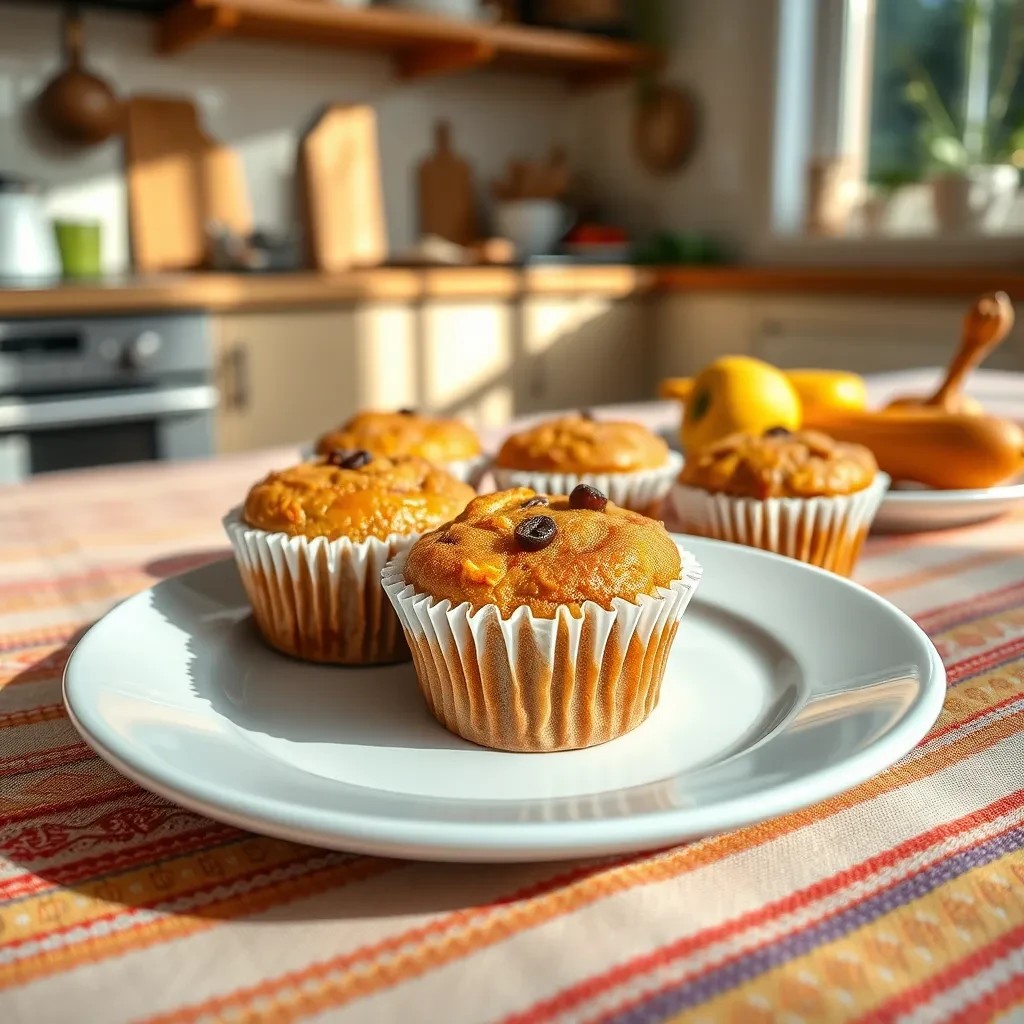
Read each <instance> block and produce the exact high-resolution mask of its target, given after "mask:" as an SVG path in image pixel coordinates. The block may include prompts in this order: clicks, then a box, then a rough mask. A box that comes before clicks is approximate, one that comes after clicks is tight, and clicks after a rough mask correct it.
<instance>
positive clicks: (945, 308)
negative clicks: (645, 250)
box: [654, 293, 1024, 378]
mask: <svg viewBox="0 0 1024 1024" xmlns="http://www.w3.org/2000/svg"><path fill="white" fill-rule="evenodd" d="M969 302H970V300H969V299H964V298H963V297H956V298H951V299H900V300H896V299H882V298H873V297H865V298H858V297H847V296H843V297H832V296H825V297H822V296H798V295H762V294H755V293H746V294H735V293H719V294H711V293H706V294H703V295H687V294H685V293H684V294H676V295H666V296H665V297H664V298H662V299H661V301H660V302H659V304H658V309H657V313H656V316H655V318H654V323H655V336H656V344H655V348H656V356H655V367H656V374H657V376H658V377H659V378H661V377H668V376H686V375H690V374H693V373H695V372H697V371H698V370H699V369H700V368H701V367H702V366H705V365H706V364H707V363H709V362H711V361H712V360H713V359H716V358H718V357H719V356H723V355H733V354H743V355H753V356H757V357H758V358H760V359H764V360H766V361H767V362H770V363H774V364H775V365H777V366H782V367H798V366H804V367H822V368H824V369H841V370H853V371H854V372H857V373H880V372H883V371H886V370H901V369H911V368H914V367H921V366H945V365H946V363H948V362H949V359H950V357H951V356H952V354H953V351H954V349H955V348H956V346H957V344H958V343H959V340H960V325H961V321H962V320H963V316H964V313H965V311H966V309H967V307H968V305H969ZM985 365H986V366H991V367H994V368H1003V369H1018V368H1024V329H1022V328H1017V329H1016V330H1015V331H1014V332H1013V334H1011V335H1010V337H1009V338H1007V340H1006V341H1005V342H1004V343H1003V345H1002V346H1001V347H1000V348H999V349H998V350H997V351H996V352H995V353H994V354H993V356H992V357H991V358H990V359H989V360H988V361H987V362H986V364H985Z"/></svg>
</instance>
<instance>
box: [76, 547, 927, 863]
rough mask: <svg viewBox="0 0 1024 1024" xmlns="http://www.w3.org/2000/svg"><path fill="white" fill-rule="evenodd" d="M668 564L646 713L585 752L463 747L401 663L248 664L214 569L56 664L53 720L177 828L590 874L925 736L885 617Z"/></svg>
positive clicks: (745, 552)
mask: <svg viewBox="0 0 1024 1024" xmlns="http://www.w3.org/2000/svg"><path fill="white" fill-rule="evenodd" d="M680 539H681V538H680ZM686 544H687V546H688V547H689V548H690V550H692V551H693V552H694V553H695V554H696V556H697V558H698V559H699V560H700V562H701V563H702V564H703V566H704V580H703V582H702V584H701V587H700V589H699V590H698V592H697V596H696V598H695V599H694V601H693V603H692V604H691V605H690V608H689V610H688V611H687V613H686V615H685V617H684V618H683V622H682V626H681V628H680V630H679V635H678V639H677V641H676V644H675V647H674V649H673V651H672V655H671V657H670V659H669V664H668V667H667V671H666V677H665V684H664V689H663V695H662V699H661V703H660V704H659V706H658V707H657V708H656V709H655V711H654V713H653V715H652V716H651V718H650V719H649V720H648V721H647V722H645V723H644V724H643V725H642V726H640V727H639V728H638V729H636V730H635V731H634V732H632V733H631V734H629V735H628V736H625V737H623V738H622V739H619V740H615V741H614V742H612V743H608V744H605V745H604V746H600V747H593V748H591V749H589V750H581V751H571V752H566V753H556V754H509V753H502V752H498V751H493V750H485V749H483V748H481V747H476V746H474V745H472V744H470V743H467V742H465V741H463V740H461V739H459V738H457V737H455V736H452V735H450V734H449V733H448V732H446V731H445V730H444V729H443V728H442V727H441V726H440V725H438V724H437V723H436V722H435V721H434V719H433V718H431V716H430V715H429V713H428V712H427V710H426V708H425V706H424V704H423V702H422V700H421V698H420V695H419V691H418V690H417V687H416V682H415V677H414V674H413V670H412V667H411V666H409V665H401V666H392V667H388V668H376V669H341V668H324V667H318V666H313V665H308V664H304V663H301V662H297V661H293V660H291V659H288V658H286V657H284V656H282V655H279V654H276V653H274V652H272V651H270V650H269V649H267V648H266V647H265V646H263V644H262V643H261V642H260V640H259V639H258V637H257V636H256V633H255V630H254V627H253V626H252V624H251V619H250V617H249V611H248V606H247V604H246V601H245V597H244V594H243V592H242V589H241V584H240V582H239V580H238V576H237V573H236V571H235V568H234V564H233V563H231V562H220V563H217V564H215V565H211V566H207V567H205V568H202V569H198V570H196V571H194V572H191V573H187V574H186V575H184V576H180V577H177V578H176V579H171V580H167V581H165V582H163V583H160V584H158V585H157V586H155V587H153V588H152V589H151V590H147V591H145V592H143V593H141V594H139V595H137V596H135V597H133V598H131V599H129V600H127V601H125V602H124V603H123V604H121V605H119V606H118V607H117V608H115V609H114V610H113V611H111V612H110V613H109V614H108V615H107V616H106V617H105V618H104V619H102V620H101V621H100V622H98V623H97V624H96V625H95V626H94V627H93V628H92V629H91V630H90V631H89V632H88V633H87V634H86V636H85V637H84V638H83V639H82V641H81V642H80V643H79V645H78V647H77V648H76V649H75V651H74V653H73V655H72V656H71V660H70V661H69V663H68V667H67V671H66V673H65V677H64V696H65V702H66V704H67V706H68V711H69V713H70V715H71V718H72V721H73V722H74V723H75V725H76V726H77V727H78V729H79V731H80V732H81V733H82V735H83V736H84V737H85V738H86V740H87V741H88V742H89V743H91V744H92V746H93V747H94V748H95V749H96V750H97V751H98V752H99V753H100V754H101V755H102V756H103V757H104V758H106V759H107V760H108V761H110V762H111V764H113V765H114V766H115V767H116V768H118V769H119V770H120V771H122V772H123V773H124V774H125V775H127V776H129V777H130V778H132V779H134V780H136V781H137V782H139V783H140V784H141V785H143V786H145V787H147V788H148V789H151V790H153V791H154V792H156V793H160V794H162V795H163V796H166V797H168V798H169V799H171V800H174V801H176V802H178V803H180V804H182V805H184V806H186V807H189V808H191V809H193V810H196V811H199V812H201V813H204V814H208V815H209V816H210V817H213V818H217V819H220V820H222V821H226V822H229V823H231V824H234V825H238V826H241V827H243V828H249V829H252V830H254V831H257V832H265V833H268V834H271V835H276V836H282V837H284V838H288V839H294V840H298V841H302V842H308V843H312V844H315V845H320V846H327V847H336V848H341V849H348V850H356V851H363V852H367V853H376V854H382V855H389V856H402V857H418V858H429V859H438V860H498V861H510V860H540V859H548V858H555V857H574V856H584V855H595V854H602V853H611V852H617V851H626V850H635V849H647V848H652V847H657V846H662V845H669V844H672V843H675V842H678V841H681V840H684V839H688V838H693V837H697V836H701V835H707V834H710V833H714V832H720V831H724V830H727V829H732V828H736V827H737V826H740V825H745V824H748V823H750V822H755V821H760V820H762V819H764V818H769V817H772V816H774V815H777V814H781V813H783V812H786V811H790V810H793V809H795V808H798V807H802V806H805V805H807V804H810V803H813V802H814V801H817V800H821V799H823V798H825V797H828V796H830V795H832V794H834V793H837V792H839V791H841V790H844V789H848V788H849V787H851V786H854V785H856V784H857V783H858V782H861V781H862V780H864V779H867V778H869V777H870V776H872V775H874V774H876V773H877V772H879V771H881V770H882V769H883V768H885V767H886V766H888V765H890V764H892V762H893V761H895V760H896V759H897V758H899V757H900V756H901V755H902V754H904V753H905V752H906V751H907V750H909V749H910V748H911V747H912V746H914V744H916V743H917V742H918V741H919V740H920V739H921V738H922V737H923V736H924V734H925V733H926V732H927V730H928V728H929V727H930V726H931V724H932V723H933V722H934V720H935V718H936V716H937V715H938V712H939V708H940V707H941V706H942V701H943V698H944V695H945V673H944V672H943V668H942V664H941V662H940V661H939V658H938V655H937V654H936V652H935V649H934V647H933V646H932V644H931V642H930V641H929V640H928V638H927V637H926V636H925V634H924V633H923V632H921V630H920V629H919V628H918V627H917V626H916V625H915V624H914V623H913V622H912V621H911V620H910V619H909V618H907V617H906V616H905V615H904V614H903V613H902V612H900V611H898V610H897V609H896V608H894V607H893V606H892V605H890V604H888V603H887V602H886V601H884V600H882V599H881V598H879V597H876V596H875V595H873V594H871V593H870V592H869V591H867V590H864V589H863V588H861V587H859V586H857V585H856V584H853V583H850V582H848V581H847V580H844V579H840V578H839V577H837V576H833V575H831V574H829V573H826V572H822V571H821V570H818V569H813V568H810V567H808V566H805V565H803V564H801V563H799V562H794V561H790V560H788V559H783V558H779V557H777V556H775V555H770V554H765V553H764V552H760V551H754V550H752V549H748V548H743V547H738V546H735V545H730V544H722V543H719V542H716V541H707V540H698V539H690V538H687V539H686Z"/></svg>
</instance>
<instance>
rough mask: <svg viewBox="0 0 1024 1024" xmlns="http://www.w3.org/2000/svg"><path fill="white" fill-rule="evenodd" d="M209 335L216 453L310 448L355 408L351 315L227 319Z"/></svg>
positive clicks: (344, 312)
mask: <svg viewBox="0 0 1024 1024" xmlns="http://www.w3.org/2000/svg"><path fill="white" fill-rule="evenodd" d="M215 335H216V341H217V350H218V384H219V386H220V389H221V403H220V408H219V410H218V416H217V450H218V451H220V452H235V451H245V450H247V449H250V448H261V447H267V446H272V445H278V444H298V443H302V442H305V441H310V440H311V439H313V438H314V437H316V435H317V434H318V433H321V432H322V431H324V430H325V429H327V428H328V427H331V426H333V425H334V424H336V423H337V422H339V420H341V419H343V418H345V417H346V416H348V415H350V414H351V413H352V412H353V411H354V410H355V409H356V408H357V407H358V405H359V404H360V399H361V394H360V393H361V391H362V387H361V377H360V366H359V363H358V359H357V346H356V342H355V334H354V320H353V316H352V313H351V312H350V311H347V310H325V311H300V312H282V313H277V312H275V313H244V314H232V315H229V316H222V317H219V318H217V320H216V321H215Z"/></svg>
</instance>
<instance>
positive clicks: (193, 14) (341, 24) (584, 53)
mask: <svg viewBox="0 0 1024 1024" xmlns="http://www.w3.org/2000/svg"><path fill="white" fill-rule="evenodd" d="M231 37H237V38H240V39H261V40H268V41H273V42H283V43H297V44H301V45H304V46H318V47H329V48H334V49H361V50H376V51H379V52H384V53H389V54H391V55H392V57H393V59H394V61H395V65H396V68H397V70H398V73H399V75H400V76H402V77H403V78H423V77H426V76H429V75H441V74H450V73H452V72H455V71H464V70H468V69H470V68H478V67H483V66H485V65H496V66H498V67H506V68H510V69H515V70H526V71H532V72H537V73H547V74H555V75H559V76H561V77H563V78H566V79H568V80H570V81H572V82H577V83H581V84H587V83H592V82H599V81H603V80H606V79H611V78H616V77H622V76H625V75H629V74H632V73H633V72H635V71H636V70H638V69H640V68H644V67H652V66H654V65H656V64H657V61H658V55H657V54H656V53H655V52H654V51H652V50H649V49H646V48H644V47H641V46H636V45H634V44H632V43H624V42H619V41H618V40H615V39H603V38H598V37H594V36H586V35H580V34H578V33H575V32H561V31H556V30H552V29H538V28H531V27H528V26H525V25H504V24H503V25H491V24H487V23H482V22H472V21H456V20H454V19H451V18H441V17H436V16H431V15H427V14H419V13H416V12H413V11H404V10H399V9H397V8H394V9H392V8H387V7H367V8H353V7H345V6H343V5H341V4H335V3H332V2H331V0H180V2H179V3H178V4H176V5H175V6H174V7H172V8H171V9H170V10H169V11H167V12H166V13H165V14H164V15H163V16H162V17H161V18H160V20H159V21H158V23H157V39H156V47H157V50H158V52H160V53H163V54H174V53H180V52H182V51H183V50H187V49H189V48H190V47H192V46H195V45H196V44H197V43H200V42H203V41H204V40H207V39H216V38H231Z"/></svg>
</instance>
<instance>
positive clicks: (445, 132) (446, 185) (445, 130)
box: [417, 121, 480, 246]
mask: <svg viewBox="0 0 1024 1024" xmlns="http://www.w3.org/2000/svg"><path fill="white" fill-rule="evenodd" d="M417 186H418V190H419V217H420V235H421V236H423V235H440V237H441V238H446V239H448V241H449V242H454V243H455V244H456V245H466V246H468V245H472V244H473V242H475V241H476V240H477V239H478V238H479V237H480V234H479V231H478V230H477V220H476V194H475V192H474V189H473V172H472V170H471V169H470V166H469V164H467V163H466V161H465V160H463V159H462V158H461V157H460V156H459V155H458V154H457V153H456V152H455V150H454V149H453V148H452V138H451V127H450V126H449V125H448V123H447V122H446V121H438V122H437V123H436V124H435V125H434V152H433V153H431V154H430V156H428V157H427V158H426V159H425V160H423V161H422V162H421V163H420V165H419V168H418V172H417Z"/></svg>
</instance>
